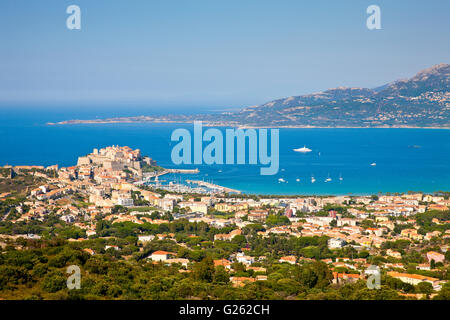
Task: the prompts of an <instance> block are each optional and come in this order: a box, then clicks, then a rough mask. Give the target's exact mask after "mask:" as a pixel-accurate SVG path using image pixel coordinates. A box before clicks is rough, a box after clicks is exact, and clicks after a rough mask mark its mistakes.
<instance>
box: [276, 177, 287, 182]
mask: <svg viewBox="0 0 450 320" xmlns="http://www.w3.org/2000/svg"><path fill="white" fill-rule="evenodd" d="M278 182H286V180H284V179H283V178H280V179H278Z"/></svg>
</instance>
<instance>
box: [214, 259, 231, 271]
mask: <svg viewBox="0 0 450 320" xmlns="http://www.w3.org/2000/svg"><path fill="white" fill-rule="evenodd" d="M218 266H222V267H224V268H225V269H231V262H230V261H228V260H227V259H219V260H214V267H218Z"/></svg>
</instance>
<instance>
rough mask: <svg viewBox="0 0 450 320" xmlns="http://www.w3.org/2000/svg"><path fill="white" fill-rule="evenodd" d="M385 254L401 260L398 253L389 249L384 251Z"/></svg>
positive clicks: (400, 255)
mask: <svg viewBox="0 0 450 320" xmlns="http://www.w3.org/2000/svg"><path fill="white" fill-rule="evenodd" d="M386 254H387V255H388V256H390V257H393V258H396V259H401V258H402V254H401V253H400V252H398V251H394V250H391V249H387V250H386Z"/></svg>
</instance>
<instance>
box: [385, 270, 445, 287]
mask: <svg viewBox="0 0 450 320" xmlns="http://www.w3.org/2000/svg"><path fill="white" fill-rule="evenodd" d="M387 275H388V276H391V277H393V278H396V279H399V280H401V281H403V282H406V283H409V284H411V285H417V284H419V283H421V282H428V283H431V285H432V286H433V288H434V289H435V290H440V284H439V282H440V281H439V279H436V278H432V277H427V276H422V275H420V274H410V273H399V272H394V271H391V272H388V273H387Z"/></svg>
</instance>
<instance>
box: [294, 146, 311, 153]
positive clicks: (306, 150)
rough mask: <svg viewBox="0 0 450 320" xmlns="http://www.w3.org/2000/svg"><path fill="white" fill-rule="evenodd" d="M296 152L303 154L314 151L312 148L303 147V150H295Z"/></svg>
mask: <svg viewBox="0 0 450 320" xmlns="http://www.w3.org/2000/svg"><path fill="white" fill-rule="evenodd" d="M294 151H295V152H301V153H308V152H311V151H312V150H311V149H310V148H307V147H306V146H303V148H298V149H294Z"/></svg>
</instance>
